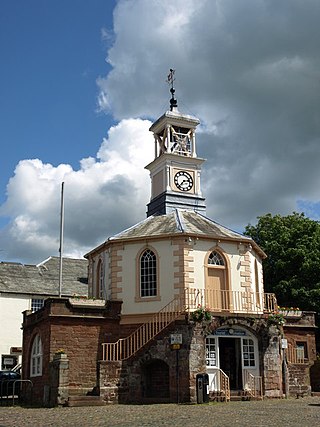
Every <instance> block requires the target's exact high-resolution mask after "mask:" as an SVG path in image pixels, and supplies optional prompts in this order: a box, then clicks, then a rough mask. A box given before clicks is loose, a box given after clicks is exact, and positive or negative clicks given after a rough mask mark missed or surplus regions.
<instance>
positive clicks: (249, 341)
mask: <svg viewBox="0 0 320 427" xmlns="http://www.w3.org/2000/svg"><path fill="white" fill-rule="evenodd" d="M206 365H207V373H208V375H209V390H210V391H218V390H219V380H218V378H219V375H218V373H219V371H220V370H222V371H223V372H224V373H225V374H226V375H227V376H228V377H229V381H230V389H231V390H242V389H245V388H246V378H247V375H246V374H247V373H249V374H251V375H252V376H254V377H255V376H259V375H260V370H259V351H258V339H257V337H255V336H254V335H253V334H252V333H251V332H250V331H249V330H247V329H246V328H243V327H240V326H237V325H233V326H232V327H231V326H223V327H221V328H219V329H217V330H216V331H215V333H214V334H212V335H208V336H207V337H206Z"/></svg>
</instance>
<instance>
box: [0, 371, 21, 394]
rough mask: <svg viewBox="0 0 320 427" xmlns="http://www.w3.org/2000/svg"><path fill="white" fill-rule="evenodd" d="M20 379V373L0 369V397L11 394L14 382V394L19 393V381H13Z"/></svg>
mask: <svg viewBox="0 0 320 427" xmlns="http://www.w3.org/2000/svg"><path fill="white" fill-rule="evenodd" d="M20 379H21V375H20V374H18V372H13V371H0V397H7V396H12V394H13V386H14V384H15V386H14V394H15V395H17V394H19V391H20V382H16V383H15V381H16V380H20Z"/></svg>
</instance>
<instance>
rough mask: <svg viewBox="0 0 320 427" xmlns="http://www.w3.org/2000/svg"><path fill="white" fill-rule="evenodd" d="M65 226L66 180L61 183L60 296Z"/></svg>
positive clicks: (60, 290) (60, 292)
mask: <svg viewBox="0 0 320 427" xmlns="http://www.w3.org/2000/svg"><path fill="white" fill-rule="evenodd" d="M63 227H64V182H62V184H61V210H60V248H59V252H60V263H59V298H61V294H62V256H63Z"/></svg>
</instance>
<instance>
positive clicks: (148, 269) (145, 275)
mask: <svg viewBox="0 0 320 427" xmlns="http://www.w3.org/2000/svg"><path fill="white" fill-rule="evenodd" d="M156 295H157V257H156V254H155V253H154V252H153V251H152V250H151V249H146V250H145V251H144V252H143V253H142V254H141V257H140V297H141V298H144V297H155V296H156Z"/></svg>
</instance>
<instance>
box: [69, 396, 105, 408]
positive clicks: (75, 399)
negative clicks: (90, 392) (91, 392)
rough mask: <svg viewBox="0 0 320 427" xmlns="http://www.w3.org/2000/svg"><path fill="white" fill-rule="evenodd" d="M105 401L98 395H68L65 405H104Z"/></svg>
mask: <svg viewBox="0 0 320 427" xmlns="http://www.w3.org/2000/svg"><path fill="white" fill-rule="evenodd" d="M105 405H106V402H105V401H104V400H102V398H101V397H100V396H70V397H69V399H68V401H67V404H66V406H68V407H79V406H105Z"/></svg>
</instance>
